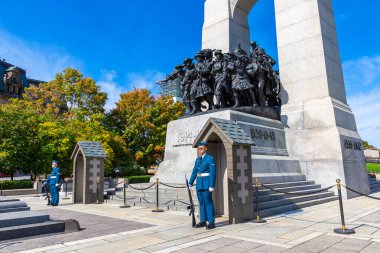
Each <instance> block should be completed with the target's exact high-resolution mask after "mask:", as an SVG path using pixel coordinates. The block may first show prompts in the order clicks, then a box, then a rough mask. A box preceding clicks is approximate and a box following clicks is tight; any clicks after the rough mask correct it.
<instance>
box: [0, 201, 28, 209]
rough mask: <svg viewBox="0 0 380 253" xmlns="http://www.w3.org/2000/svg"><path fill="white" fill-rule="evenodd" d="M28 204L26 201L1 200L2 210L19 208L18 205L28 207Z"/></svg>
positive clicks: (0, 206) (0, 207)
mask: <svg viewBox="0 0 380 253" xmlns="http://www.w3.org/2000/svg"><path fill="white" fill-rule="evenodd" d="M27 206H28V205H27V204H26V203H25V202H24V201H8V202H0V211H1V210H2V209H9V208H17V207H27Z"/></svg>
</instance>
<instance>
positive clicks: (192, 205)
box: [185, 176, 196, 227]
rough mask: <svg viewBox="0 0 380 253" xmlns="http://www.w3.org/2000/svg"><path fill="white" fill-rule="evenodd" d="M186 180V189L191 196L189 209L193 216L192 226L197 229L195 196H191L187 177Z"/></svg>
mask: <svg viewBox="0 0 380 253" xmlns="http://www.w3.org/2000/svg"><path fill="white" fill-rule="evenodd" d="M185 179H186V188H187V193H188V194H189V201H190V205H189V206H188V207H187V209H188V210H190V213H189V216H190V215H191V225H192V227H195V225H196V221H195V206H194V202H193V196H192V195H191V190H190V187H189V181H188V180H187V177H186V176H185Z"/></svg>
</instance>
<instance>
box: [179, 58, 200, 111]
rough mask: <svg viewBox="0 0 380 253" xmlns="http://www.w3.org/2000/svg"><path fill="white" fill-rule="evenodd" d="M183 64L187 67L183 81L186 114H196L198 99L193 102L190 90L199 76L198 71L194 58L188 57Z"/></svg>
mask: <svg viewBox="0 0 380 253" xmlns="http://www.w3.org/2000/svg"><path fill="white" fill-rule="evenodd" d="M183 65H184V67H185V68H186V74H185V77H184V79H183V80H182V83H181V88H182V93H183V102H184V103H185V105H186V114H191V113H192V114H194V113H195V112H196V108H197V105H196V101H194V102H191V98H190V91H191V87H192V86H193V83H194V82H195V80H196V78H197V73H196V72H195V69H194V63H193V59H192V58H186V59H185V60H184V62H183Z"/></svg>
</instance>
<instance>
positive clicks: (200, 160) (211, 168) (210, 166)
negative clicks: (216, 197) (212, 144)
mask: <svg viewBox="0 0 380 253" xmlns="http://www.w3.org/2000/svg"><path fill="white" fill-rule="evenodd" d="M197 151H198V157H197V159H196V160H195V165H194V169H193V173H192V174H191V178H190V181H189V187H191V186H192V185H193V184H194V181H195V179H197V185H196V189H197V197H198V201H199V209H200V210H199V212H200V220H201V221H200V222H199V223H198V224H196V225H195V227H196V228H200V227H206V228H207V229H213V228H215V207H214V202H213V200H212V192H213V191H214V188H215V178H216V169H215V159H214V157H212V156H211V155H209V154H207V142H204V141H202V142H200V143H199V144H198V146H197ZM206 221H207V222H208V224H206Z"/></svg>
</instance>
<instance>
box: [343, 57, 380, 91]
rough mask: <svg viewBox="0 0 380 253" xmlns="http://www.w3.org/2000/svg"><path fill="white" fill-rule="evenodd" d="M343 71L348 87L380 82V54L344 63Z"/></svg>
mask: <svg viewBox="0 0 380 253" xmlns="http://www.w3.org/2000/svg"><path fill="white" fill-rule="evenodd" d="M343 72H344V77H345V78H344V79H345V82H346V85H347V86H348V87H355V86H357V85H360V86H369V85H373V84H375V83H377V84H380V56H374V57H368V56H365V57H363V58H360V59H358V60H351V61H346V62H344V63H343Z"/></svg>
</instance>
